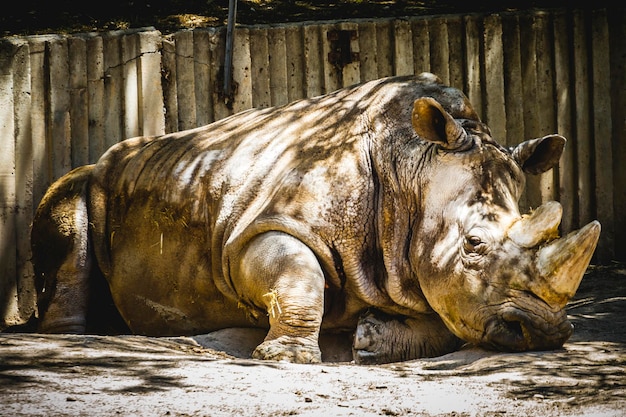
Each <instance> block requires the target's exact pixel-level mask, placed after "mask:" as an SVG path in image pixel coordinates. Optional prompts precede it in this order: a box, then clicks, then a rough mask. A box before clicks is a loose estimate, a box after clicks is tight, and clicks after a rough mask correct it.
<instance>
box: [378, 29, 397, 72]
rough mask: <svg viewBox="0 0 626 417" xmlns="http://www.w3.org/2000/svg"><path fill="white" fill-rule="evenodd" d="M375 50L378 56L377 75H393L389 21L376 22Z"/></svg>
mask: <svg viewBox="0 0 626 417" xmlns="http://www.w3.org/2000/svg"><path fill="white" fill-rule="evenodd" d="M376 50H377V58H378V61H377V63H378V77H379V78H383V77H389V76H392V75H393V45H392V35H391V22H390V21H389V20H382V21H377V22H376Z"/></svg>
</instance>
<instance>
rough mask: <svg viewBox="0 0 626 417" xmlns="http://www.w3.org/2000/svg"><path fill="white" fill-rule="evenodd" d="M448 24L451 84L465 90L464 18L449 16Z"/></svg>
mask: <svg viewBox="0 0 626 417" xmlns="http://www.w3.org/2000/svg"><path fill="white" fill-rule="evenodd" d="M446 22H447V26H448V54H449V55H448V68H449V77H450V80H449V82H450V85H451V86H452V87H456V88H458V89H460V90H463V87H464V86H465V68H466V66H465V62H464V59H463V58H464V56H465V53H464V51H463V43H464V42H463V40H464V39H463V38H464V36H463V35H464V32H463V20H462V18H461V16H449V17H448V18H447V19H446Z"/></svg>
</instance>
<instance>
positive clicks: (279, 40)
mask: <svg viewBox="0 0 626 417" xmlns="http://www.w3.org/2000/svg"><path fill="white" fill-rule="evenodd" d="M267 41H268V46H269V58H270V60H269V68H270V71H269V74H266V76H268V77H269V80H270V97H271V105H272V106H280V105H281V104H286V103H288V102H289V95H288V93H287V89H288V88H287V46H286V43H285V29H284V28H283V27H273V28H270V29H269V30H268V31H267Z"/></svg>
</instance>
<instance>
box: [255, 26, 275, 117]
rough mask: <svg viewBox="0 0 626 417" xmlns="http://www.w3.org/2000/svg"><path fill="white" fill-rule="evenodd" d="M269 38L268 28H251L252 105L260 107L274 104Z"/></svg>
mask: <svg viewBox="0 0 626 417" xmlns="http://www.w3.org/2000/svg"><path fill="white" fill-rule="evenodd" d="M267 38H268V35H267V28H265V27H262V28H254V29H250V61H251V71H250V73H251V74H252V105H253V106H254V107H258V108H263V107H269V106H271V105H272V98H271V96H270V90H271V88H270V77H271V70H270V59H271V58H270V52H269V47H268V39H267Z"/></svg>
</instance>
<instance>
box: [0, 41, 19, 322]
mask: <svg viewBox="0 0 626 417" xmlns="http://www.w3.org/2000/svg"><path fill="white" fill-rule="evenodd" d="M15 51H16V46H15V45H14V44H12V43H11V42H8V41H0V114H3V115H7V116H8V117H7V116H5V117H0V138H2V140H0V306H2V313H3V315H2V316H1V317H0V325H2V324H4V323H6V324H14V323H15V322H16V321H17V320H18V300H17V289H16V282H15V278H16V273H17V263H16V261H17V253H16V239H17V230H16V227H15V226H16V215H15V204H16V201H17V196H16V194H17V190H16V187H15V185H16V182H15V180H16V178H15V157H16V154H15V140H16V137H15V130H16V129H15V123H14V119H13V114H14V111H15V103H14V96H13V68H12V67H13V56H14V55H15Z"/></svg>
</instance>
